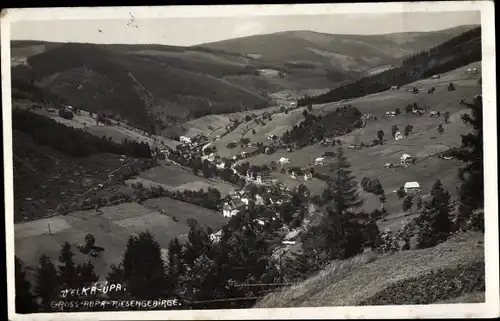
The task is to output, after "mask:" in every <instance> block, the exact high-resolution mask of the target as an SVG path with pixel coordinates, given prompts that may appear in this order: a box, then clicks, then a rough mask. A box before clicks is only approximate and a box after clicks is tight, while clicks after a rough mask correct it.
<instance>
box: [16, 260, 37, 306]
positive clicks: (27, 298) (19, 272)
mask: <svg viewBox="0 0 500 321" xmlns="http://www.w3.org/2000/svg"><path fill="white" fill-rule="evenodd" d="M23 268H24V266H23V262H22V261H21V260H20V259H19V258H18V257H17V256H16V257H15V273H16V274H15V281H16V290H15V291H16V313H34V312H37V310H38V305H37V303H36V301H35V297H34V295H33V294H32V293H31V283H30V282H29V281H28V279H27V278H26V272H25V271H24V269H23Z"/></svg>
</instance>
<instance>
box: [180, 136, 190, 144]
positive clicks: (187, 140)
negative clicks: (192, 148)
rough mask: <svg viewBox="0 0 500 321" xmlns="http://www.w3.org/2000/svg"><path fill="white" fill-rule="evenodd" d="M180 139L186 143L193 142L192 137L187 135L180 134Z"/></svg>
mask: <svg viewBox="0 0 500 321" xmlns="http://www.w3.org/2000/svg"><path fill="white" fill-rule="evenodd" d="M179 141H180V142H181V143H184V144H191V138H189V137H187V136H180V137H179Z"/></svg>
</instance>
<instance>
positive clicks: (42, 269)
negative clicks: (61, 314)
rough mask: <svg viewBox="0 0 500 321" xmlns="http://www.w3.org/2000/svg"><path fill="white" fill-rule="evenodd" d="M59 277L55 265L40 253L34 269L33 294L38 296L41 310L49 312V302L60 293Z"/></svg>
mask: <svg viewBox="0 0 500 321" xmlns="http://www.w3.org/2000/svg"><path fill="white" fill-rule="evenodd" d="M60 290H61V289H60V279H59V275H58V274H57V270H56V267H55V266H54V264H53V263H52V261H51V260H50V258H49V257H48V256H47V255H45V254H44V255H42V256H41V257H40V260H39V265H38V267H37V269H36V287H35V295H36V296H37V297H39V298H40V301H41V302H40V303H41V307H42V310H43V311H45V312H50V311H51V307H50V303H51V302H52V301H53V300H55V299H56V298H57V297H58V296H59V293H60Z"/></svg>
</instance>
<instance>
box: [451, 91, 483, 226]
mask: <svg viewBox="0 0 500 321" xmlns="http://www.w3.org/2000/svg"><path fill="white" fill-rule="evenodd" d="M464 104H465V105H467V106H468V107H469V108H470V109H471V112H470V114H464V115H462V121H463V122H464V123H466V124H467V125H469V126H471V127H472V129H473V130H474V132H472V133H469V134H467V135H462V153H459V154H458V155H457V158H458V159H460V160H461V161H463V162H465V163H466V165H465V167H463V168H461V169H460V178H461V180H462V184H461V186H460V191H459V194H460V205H459V210H458V217H457V220H456V224H455V230H458V229H462V228H464V226H465V225H466V223H467V220H468V219H469V218H470V217H471V215H472V212H473V211H474V210H476V209H480V208H483V207H484V178H483V175H484V169H483V102H482V98H481V97H480V96H478V97H476V98H475V99H474V103H473V104H469V103H464Z"/></svg>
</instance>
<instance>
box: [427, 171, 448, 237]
mask: <svg viewBox="0 0 500 321" xmlns="http://www.w3.org/2000/svg"><path fill="white" fill-rule="evenodd" d="M431 195H432V200H431V207H432V210H433V212H434V215H435V218H434V226H433V230H434V233H435V236H434V237H435V238H436V243H441V242H444V241H445V240H446V239H447V238H448V236H449V234H450V233H451V231H452V225H453V223H452V218H451V213H452V211H453V207H452V206H451V203H450V193H448V191H446V190H445V189H444V188H443V184H442V183H441V180H439V179H438V180H436V181H435V182H434V185H433V187H432V190H431Z"/></svg>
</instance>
